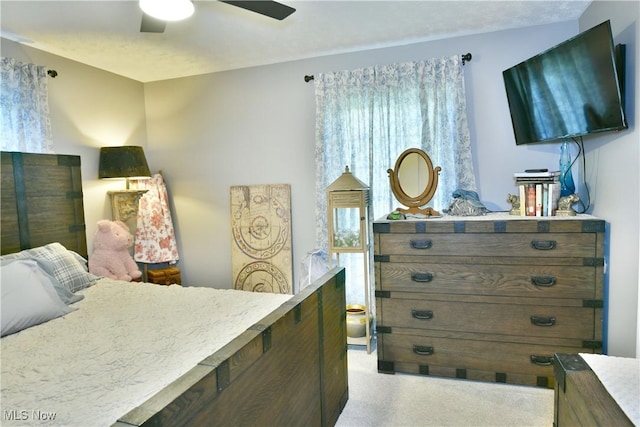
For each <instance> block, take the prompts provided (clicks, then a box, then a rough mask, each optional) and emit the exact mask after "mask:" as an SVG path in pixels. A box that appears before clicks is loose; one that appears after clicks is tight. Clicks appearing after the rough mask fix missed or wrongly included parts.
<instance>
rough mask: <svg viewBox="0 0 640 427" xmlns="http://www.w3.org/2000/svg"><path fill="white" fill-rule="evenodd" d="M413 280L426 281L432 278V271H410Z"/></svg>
mask: <svg viewBox="0 0 640 427" xmlns="http://www.w3.org/2000/svg"><path fill="white" fill-rule="evenodd" d="M411 280H413V281H414V282H420V283H427V282H430V281H432V280H433V273H411Z"/></svg>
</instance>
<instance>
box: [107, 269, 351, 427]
mask: <svg viewBox="0 0 640 427" xmlns="http://www.w3.org/2000/svg"><path fill="white" fill-rule="evenodd" d="M345 306H346V303H345V286H344V270H343V269H339V268H334V269H333V270H331V271H330V272H329V273H327V274H325V275H324V276H322V277H321V278H319V279H318V280H317V281H316V282H314V283H313V284H311V285H310V286H308V287H306V288H305V289H303V290H302V291H301V292H300V293H299V294H297V295H295V296H294V297H293V298H292V299H291V300H290V301H287V302H286V303H285V304H284V305H283V306H281V307H280V308H278V309H277V310H275V311H274V312H272V313H271V314H269V315H268V316H266V317H265V318H263V319H262V321H260V322H259V323H257V324H255V325H254V326H253V327H251V328H249V329H248V330H247V331H245V332H244V333H243V334H242V335H240V336H239V337H237V338H236V339H234V340H233V341H232V342H230V343H229V344H228V345H226V346H224V347H223V348H222V349H220V350H219V351H217V352H216V353H214V354H212V355H211V356H209V357H207V358H206V359H204V360H203V361H202V362H201V363H199V364H198V365H197V366H195V367H194V368H193V369H191V370H190V371H189V372H187V373H186V374H185V375H183V376H182V377H181V378H179V379H178V380H176V381H175V382H174V383H172V384H170V385H169V386H168V387H166V388H165V389H164V390H162V391H161V392H159V393H158V394H156V395H155V396H154V397H152V398H151V399H149V400H148V401H147V402H145V403H144V404H143V405H141V406H139V407H138V408H136V409H134V410H132V411H131V412H129V413H128V414H126V415H125V416H123V417H122V418H121V419H120V420H119V421H118V422H117V423H116V424H115V426H119V427H123V426H128V425H134V426H142V425H144V426H147V425H149V426H151V425H153V426H217V425H226V426H243V425H246V426H276V425H277V426H285V425H301V426H302V425H304V426H332V425H334V424H335V423H336V421H337V419H338V416H339V415H340V413H341V412H342V409H343V408H344V406H345V404H346V402H347V399H348V383H347V345H346V325H345Z"/></svg>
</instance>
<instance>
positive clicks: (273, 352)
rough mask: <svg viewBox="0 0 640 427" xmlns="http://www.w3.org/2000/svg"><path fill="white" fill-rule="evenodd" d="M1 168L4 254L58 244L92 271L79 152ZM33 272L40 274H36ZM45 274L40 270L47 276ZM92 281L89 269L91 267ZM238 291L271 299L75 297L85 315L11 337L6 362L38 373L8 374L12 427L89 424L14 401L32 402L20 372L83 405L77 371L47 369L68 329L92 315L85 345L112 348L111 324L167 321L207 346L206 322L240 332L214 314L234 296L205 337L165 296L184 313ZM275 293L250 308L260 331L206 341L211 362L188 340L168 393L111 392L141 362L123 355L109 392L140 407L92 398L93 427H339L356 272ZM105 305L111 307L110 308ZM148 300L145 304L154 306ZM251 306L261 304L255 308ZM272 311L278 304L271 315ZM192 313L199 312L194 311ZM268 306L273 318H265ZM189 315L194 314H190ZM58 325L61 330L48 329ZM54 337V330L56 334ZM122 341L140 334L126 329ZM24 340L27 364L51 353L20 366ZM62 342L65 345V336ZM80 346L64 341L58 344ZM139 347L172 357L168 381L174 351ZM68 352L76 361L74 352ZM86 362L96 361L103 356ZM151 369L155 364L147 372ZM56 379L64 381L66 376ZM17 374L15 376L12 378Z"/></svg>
mask: <svg viewBox="0 0 640 427" xmlns="http://www.w3.org/2000/svg"><path fill="white" fill-rule="evenodd" d="M0 173H1V175H2V177H1V178H2V188H1V192H0V198H1V201H2V206H1V215H2V217H1V221H2V224H1V230H2V236H1V237H2V240H1V242H2V254H3V258H7V256H6V255H5V254H16V253H19V254H24V253H29V251H39V250H40V251H41V250H43V248H46V249H47V250H50V251H51V250H54V249H55V251H57V252H56V253H58V252H60V253H64V256H65V257H70V258H73V259H75V260H76V261H77V262H78V263H80V264H82V263H83V260H84V259H86V258H87V255H88V253H87V245H86V234H85V225H84V208H83V201H82V180H81V174H80V158H79V156H67V155H52V154H26V153H7V152H3V153H2V164H1V169H0ZM52 248H53V249H52ZM61 248H62V249H61ZM11 257H12V256H9V257H8V258H11ZM65 260H66V258H65ZM4 262H5V261H3V274H4V273H5V270H6V271H8V269H6V268H5V267H4V265H5V264H4ZM6 262H11V261H6ZM30 262H31V260H28V261H27V262H22V264H29V263H30ZM38 262H39V261H38ZM69 262H72V261H69ZM16 264H18V263H17V262H14V263H13V264H9V265H16ZM21 268H22V267H21ZM25 268H26V267H25ZM33 268H34V269H36V267H33ZM41 270H42V269H38V271H39V272H40V271H41ZM58 271H59V270H56V271H54V273H57V272H58ZM38 274H40V273H38ZM83 274H88V273H86V272H83ZM54 275H55V274H54ZM56 277H57V276H56ZM83 278H84V276H83ZM61 280H62V279H61ZM3 286H4V285H3ZM209 291H211V292H209ZM3 292H4V291H3ZM143 292H144V294H143ZM238 292H239V293H244V294H253V295H251V296H248V295H247V297H249V298H256V297H257V298H261V296H260V295H261V294H254V293H250V292H244V291H234V290H214V289H211V288H200V289H196V288H189V287H185V288H182V287H179V286H158V285H153V284H145V283H128V282H118V281H111V280H109V279H104V278H102V279H97V280H96V281H94V282H92V283H91V285H90V286H86V287H84V288H82V289H79V290H76V291H75V292H73V296H74V298H83V299H82V300H80V301H77V302H73V303H71V304H70V305H68V307H71V309H73V311H70V312H69V313H65V314H64V315H62V316H60V317H56V318H55V319H53V320H51V321H48V322H45V323H42V324H40V325H37V326H33V327H30V328H28V329H25V330H22V331H21V332H17V333H15V334H9V335H7V336H5V337H3V338H2V343H3V352H2V362H3V363H2V365H3V369H5V365H7V366H6V368H7V369H9V367H12V366H13V365H11V364H12V363H17V364H18V365H20V364H22V365H23V366H29V370H28V372H26V373H17V374H16V375H18V377H17V379H16V378H13V380H12V381H13V383H11V382H10V380H9V379H8V378H5V376H4V375H3V378H2V381H3V387H2V389H3V390H2V393H3V395H2V421H1V422H0V423H1V424H2V425H11V424H16V425H31V424H39V423H42V424H43V425H74V424H77V423H78V420H77V419H67V420H65V419H64V416H65V414H64V413H62V411H60V412H58V410H56V408H55V407H50V406H48V405H45V404H39V406H38V407H37V408H36V407H25V406H23V405H25V403H16V404H12V402H25V401H24V400H21V399H22V398H20V397H19V396H18V397H16V396H14V395H12V390H15V389H17V388H20V387H18V386H16V384H18V385H20V384H23V383H22V379H21V378H20V375H23V376H24V378H25V381H24V384H26V383H33V384H39V383H38V381H41V380H42V378H40V376H42V377H46V379H47V382H49V383H57V382H58V381H59V382H60V383H61V384H64V386H63V388H62V389H60V390H58V391H57V392H56V393H54V394H57V395H60V396H66V398H67V399H68V400H69V401H70V402H71V403H72V404H73V403H75V402H78V401H80V400H81V399H79V398H75V397H74V393H73V392H72V391H70V390H68V389H66V388H64V387H66V382H65V381H62V380H63V379H66V377H67V376H69V374H68V372H69V370H68V369H62V368H63V366H58V368H59V369H58V368H55V369H51V368H49V369H46V370H45V369H44V368H41V366H40V364H42V366H46V365H45V363H46V362H47V358H48V357H49V353H53V352H54V351H53V349H55V348H56V346H55V345H54V344H52V338H51V337H52V336H53V337H56V336H62V335H65V333H64V331H66V330H67V329H65V328H66V327H67V326H68V325H69V324H70V323H71V322H72V321H73V319H81V320H80V325H81V330H80V332H74V333H70V334H68V335H79V336H81V337H82V338H83V340H86V341H92V342H94V343H99V342H103V343H104V341H105V340H111V339H113V338H107V339H105V340H103V339H102V337H103V335H100V334H101V333H104V331H101V329H111V328H105V327H104V325H115V324H118V323H123V324H124V325H125V326H126V327H127V328H129V330H130V331H132V330H133V329H135V328H134V326H133V325H137V324H140V325H147V326H146V329H144V328H142V330H143V331H149V330H151V329H153V328H149V326H148V323H145V322H152V323H151V324H157V325H158V329H161V330H162V331H164V333H163V334H160V335H159V338H158V337H157V338H154V339H155V340H162V339H165V338H166V337H167V336H169V337H177V336H178V335H181V334H185V335H188V334H189V333H192V334H195V335H196V338H197V339H200V341H203V342H205V343H206V342H207V339H204V338H203V337H204V336H205V332H206V331H207V330H208V329H209V328H210V326H207V323H206V321H209V322H211V324H213V325H218V326H219V327H221V328H222V329H225V332H229V331H226V329H229V330H231V329H232V328H231V327H229V328H226V327H224V326H220V325H222V324H224V323H222V322H223V321H224V320H219V319H217V318H213V316H214V315H215V313H213V312H215V311H217V310H218V308H219V306H228V305H231V303H227V302H226V301H227V300H224V299H223V300H220V301H219V302H218V307H211V308H210V311H211V314H210V315H211V316H212V319H207V316H205V315H198V316H196V317H198V318H199V319H200V320H202V321H203V322H204V323H203V324H202V325H200V326H199V327H200V328H204V329H202V331H203V332H197V333H195V332H193V331H196V330H198V329H195V327H194V328H193V329H192V328H190V327H189V325H184V328H182V329H180V325H176V324H179V323H182V322H180V321H168V320H166V318H165V317H164V313H166V312H167V311H171V310H166V309H162V307H163V306H162V305H160V304H162V303H161V300H169V301H173V302H172V304H173V307H176V306H178V307H179V306H180V305H179V304H178V305H176V301H179V299H180V298H182V297H183V295H185V294H188V293H193V294H196V299H197V300H204V299H205V297H204V296H203V295H205V294H206V295H207V297H208V296H209V294H210V293H217V294H222V295H223V296H224V297H225V298H228V297H229V295H228V294H233V293H238ZM139 293H140V294H139ZM148 293H150V294H148ZM200 293H202V294H200ZM114 295H115V296H114ZM151 295H155V296H151ZM262 295H263V296H264V294H262ZM265 297H266V299H271V301H270V302H266V300H258V302H257V305H254V306H251V307H254V308H255V310H254V309H252V310H250V311H252V315H253V316H254V317H253V318H249V323H250V324H249V325H248V326H247V327H246V328H245V327H244V326H240V330H239V331H238V332H237V333H236V334H234V335H233V336H230V337H226V338H224V342H223V343H222V344H216V345H219V347H218V348H215V349H213V350H210V351H209V350H206V346H205V350H204V351H209V352H208V353H205V354H204V355H203V356H202V357H200V356H196V357H197V360H195V361H188V359H189V357H192V358H193V353H195V351H196V350H195V348H191V347H187V346H185V345H184V344H182V342H181V341H178V340H177V339H176V342H175V343H173V346H172V347H171V348H173V350H172V351H173V352H174V353H175V354H174V357H177V358H178V359H184V360H183V363H184V364H186V366H183V367H182V368H181V369H182V372H178V373H176V372H172V374H171V375H173V376H174V377H171V376H169V377H167V378H163V379H162V381H161V382H162V383H164V385H162V386H161V387H160V388H159V389H158V390H154V391H149V390H146V391H145V392H144V393H146V394H143V395H142V397H141V396H136V395H134V394H133V393H129V392H128V391H127V390H129V389H130V387H125V386H123V387H120V386H115V385H106V381H107V380H111V378H107V377H117V376H118V375H119V374H120V373H121V371H120V369H121V367H120V365H128V364H129V362H127V361H125V360H124V359H119V360H118V361H117V363H115V362H111V363H112V364H111V365H109V366H108V367H109V369H107V370H106V371H105V372H108V374H107V375H106V376H105V377H104V378H107V380H105V386H104V387H102V388H100V389H101V390H102V391H103V392H104V394H108V392H111V393H112V394H113V392H114V391H115V392H116V393H120V394H121V399H118V400H121V401H126V402H127V404H128V405H131V406H130V407H127V408H126V409H123V407H121V406H118V405H116V406H118V408H116V409H115V410H116V412H115V413H113V414H111V415H109V416H103V414H102V412H104V411H105V405H106V404H105V401H106V397H105V399H104V401H103V399H94V398H92V399H90V400H92V402H95V406H90V405H89V404H87V405H88V406H87V407H85V404H84V403H83V404H82V405H83V408H82V413H83V414H84V415H82V417H83V419H82V421H83V422H82V425H84V426H91V425H114V426H121V427H124V426H131V425H133V426H142V425H154V426H155V425H158V426H160V425H167V426H169V425H170V426H182V425H185V426H186V425H207V426H213V425H233V426H240V425H305V426H330V425H334V424H335V423H336V421H337V419H338V416H339V415H340V413H341V411H342V409H343V408H344V406H345V404H346V402H347V399H348V382H347V358H346V351H347V346H346V325H345V306H346V304H345V295H344V270H343V269H339V268H335V269H333V270H331V271H330V272H328V273H327V274H325V275H323V276H322V277H320V278H318V280H316V281H315V282H313V283H312V284H310V285H309V286H307V287H305V288H304V289H303V290H302V291H300V292H299V293H298V294H296V295H294V296H292V297H289V298H285V299H284V300H279V299H277V298H281V297H282V296H275V295H271V296H265ZM99 298H103V299H104V301H108V302H109V303H103V302H100V301H101V300H100V299H99ZM117 298H121V299H117ZM211 298H214V297H211ZM215 298H218V297H217V296H216V297H215ZM273 298H276V299H273ZM139 301H140V302H139ZM141 301H144V304H143V303H142V302H141ZM229 301H231V300H229ZM109 304H113V306H109ZM189 304H193V303H189ZM237 304H240V305H243V306H244V304H245V302H244V300H241V302H239V303H237ZM247 304H256V303H249V302H247ZM267 304H270V305H267ZM103 305H104V306H105V307H106V309H105V312H103V313H102V314H95V312H94V311H92V310H94V308H95V307H97V306H103ZM128 305H129V306H130V307H129V306H128ZM203 305H204V303H203ZM267 306H268V307H269V308H266V309H265V307H267ZM114 307H116V308H115V309H114ZM188 307H189V308H191V305H189V306H188ZM205 309H206V306H205ZM260 310H263V311H264V310H266V312H260ZM127 311H130V312H132V313H134V314H135V315H136V316H138V317H137V318H136V320H133V321H131V320H122V319H120V318H119V317H118V316H119V315H120V312H127ZM186 311H191V310H186ZM88 313H91V314H90V315H89V314H88ZM145 313H149V315H152V316H151V318H148V316H147V315H146V314H145ZM104 316H107V317H106V318H105V320H104V321H103V322H102V323H101V322H100V321H95V320H96V319H98V320H100V319H102V317H104ZM153 316H155V317H153ZM180 316H187V314H186V313H185V314H182V315H180ZM256 316H257V317H256ZM203 318H204V319H203ZM92 320H93V321H92ZM226 321H227V322H228V323H230V324H235V323H238V322H237V320H236V319H234V318H233V317H232V318H231V320H229V319H227V320H226ZM168 323H171V324H168ZM101 325H102V326H101ZM50 328H52V329H53V332H49V331H47V329H50ZM211 328H213V326H211ZM56 331H57V332H56ZM179 331H182V332H179ZM50 333H52V334H54V335H49V334H50ZM229 333H230V332H229ZM55 334H58V335H55ZM117 334H119V335H120V336H122V335H128V333H123V332H122V331H120V332H117ZM215 335H218V333H215ZM124 338H126V337H123V339H124ZM19 341H22V343H21V344H20V345H21V346H24V345H27V346H28V343H29V342H31V343H32V345H33V348H32V350H31V351H25V350H24V348H22V347H20V348H22V350H20V351H21V352H22V354H23V357H27V356H29V357H31V356H32V354H31V353H34V354H36V355H37V357H38V358H39V359H36V360H37V362H34V363H35V364H36V366H33V363H31V362H28V361H24V360H19V361H18V362H10V361H9V360H10V359H9V357H10V356H11V352H12V351H13V349H14V348H18V347H19V346H18V343H19ZM53 342H54V343H55V340H54V341H53ZM61 342H63V341H61ZM64 342H66V341H64ZM113 342H114V343H115V342H116V341H113ZM123 342H124V344H123V346H124V347H133V344H127V341H123ZM25 343H26V344H25ZM72 345H73V344H64V345H63V344H59V345H58V347H60V348H61V347H65V346H66V347H69V346H72ZM96 345H97V344H96ZM161 345H166V347H163V348H166V349H168V348H170V346H169V344H161ZM114 346H115V344H114ZM27 348H28V347H27ZM16 351H17V350H16ZM134 351H136V352H137V354H138V356H140V354H141V353H145V352H148V353H150V354H151V356H152V357H151V359H154V358H157V359H159V360H160V361H161V364H160V365H159V366H155V367H153V369H155V370H156V371H157V372H159V373H160V374H159V375H158V376H163V375H164V373H165V371H166V372H169V371H172V369H169V366H167V365H165V363H169V362H168V361H167V360H168V359H167V358H166V356H167V355H166V354H165V353H168V351H166V352H165V351H162V352H158V351H157V350H151V349H150V348H147V347H146V344H143V345H142V347H141V348H136V349H135V350H134ZM198 351H203V350H202V349H199V350H198ZM83 356H85V352H84V350H82V353H81V354H78V355H77V356H76V359H81V358H83ZM63 357H66V358H69V357H70V356H69V354H67V355H66V356H63ZM167 357H168V356H167ZM85 358H93V356H90V357H85ZM134 359H136V357H134ZM127 360H128V359H127ZM185 360H186V362H185ZM78 362H79V361H78V360H73V361H70V362H69V365H71V366H72V367H73V368H76V366H83V365H81V364H77V363H78ZM145 363H147V362H145ZM64 368H66V367H64ZM82 369H84V368H82ZM82 369H78V370H77V371H76V372H74V374H75V375H77V376H78V377H88V376H92V373H89V372H86V371H85V372H83V371H82ZM145 369H147V368H146V367H145V368H144V369H142V370H145ZM134 370H141V368H134ZM45 371H46V372H45ZM58 371H59V372H58ZM38 372H40V374H38ZM123 372H124V371H123ZM56 375H58V376H59V377H58V380H56ZM7 376H9V374H8V371H7ZM28 376H31V377H33V376H35V378H27V377H28ZM123 376H125V377H127V378H130V376H129V374H126V375H125V374H123ZM26 379H29V381H26ZM134 382H135V381H134ZM143 383H146V381H139V382H138V383H137V384H136V385H140V384H143ZM5 384H6V385H7V387H5ZM37 388H38V389H37V390H24V389H23V390H20V393H21V394H22V395H28V394H30V392H33V394H37V392H39V387H37ZM134 388H135V387H134ZM17 394H18V392H16V395H17ZM76 396H77V394H76ZM12 399H16V400H12ZM138 401H139V402H138ZM116 403H118V402H116ZM32 406H33V405H32ZM107 406H108V405H107ZM98 413H100V414H101V415H100V417H98V416H97V415H96V416H92V415H91V414H98ZM72 415H73V414H72ZM72 415H71V416H72Z"/></svg>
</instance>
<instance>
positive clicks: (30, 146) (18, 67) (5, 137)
mask: <svg viewBox="0 0 640 427" xmlns="http://www.w3.org/2000/svg"><path fill="white" fill-rule="evenodd" d="M0 66H1V69H0V82H1V86H0V111H1V113H0V144H1V148H2V150H4V151H22V152H28V153H53V137H52V134H51V122H50V119H49V95H48V89H47V80H48V77H47V69H46V67H42V66H38V65H35V64H23V63H21V62H18V61H16V60H15V59H13V58H2V59H1V61H0Z"/></svg>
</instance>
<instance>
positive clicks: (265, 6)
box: [220, 0, 296, 21]
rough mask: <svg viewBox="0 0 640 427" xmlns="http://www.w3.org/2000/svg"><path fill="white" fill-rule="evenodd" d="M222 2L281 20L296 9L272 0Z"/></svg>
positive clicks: (229, 0) (224, 0) (226, 0)
mask: <svg viewBox="0 0 640 427" xmlns="http://www.w3.org/2000/svg"><path fill="white" fill-rule="evenodd" d="M220 1H221V2H222V3H227V4H230V5H233V6H238V7H241V8H243V9H246V10H250V11H252V12H256V13H259V14H261V15H264V16H268V17H270V18H273V19H277V20H279V21H282V20H283V19H284V18H286V17H287V16H289V15H291V14H292V13H293V12H295V11H296V10H295V9H294V8H292V7H290V6H287V5H286V4H282V3H278V2H277V1H272V0H240V1H235V0H220Z"/></svg>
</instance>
